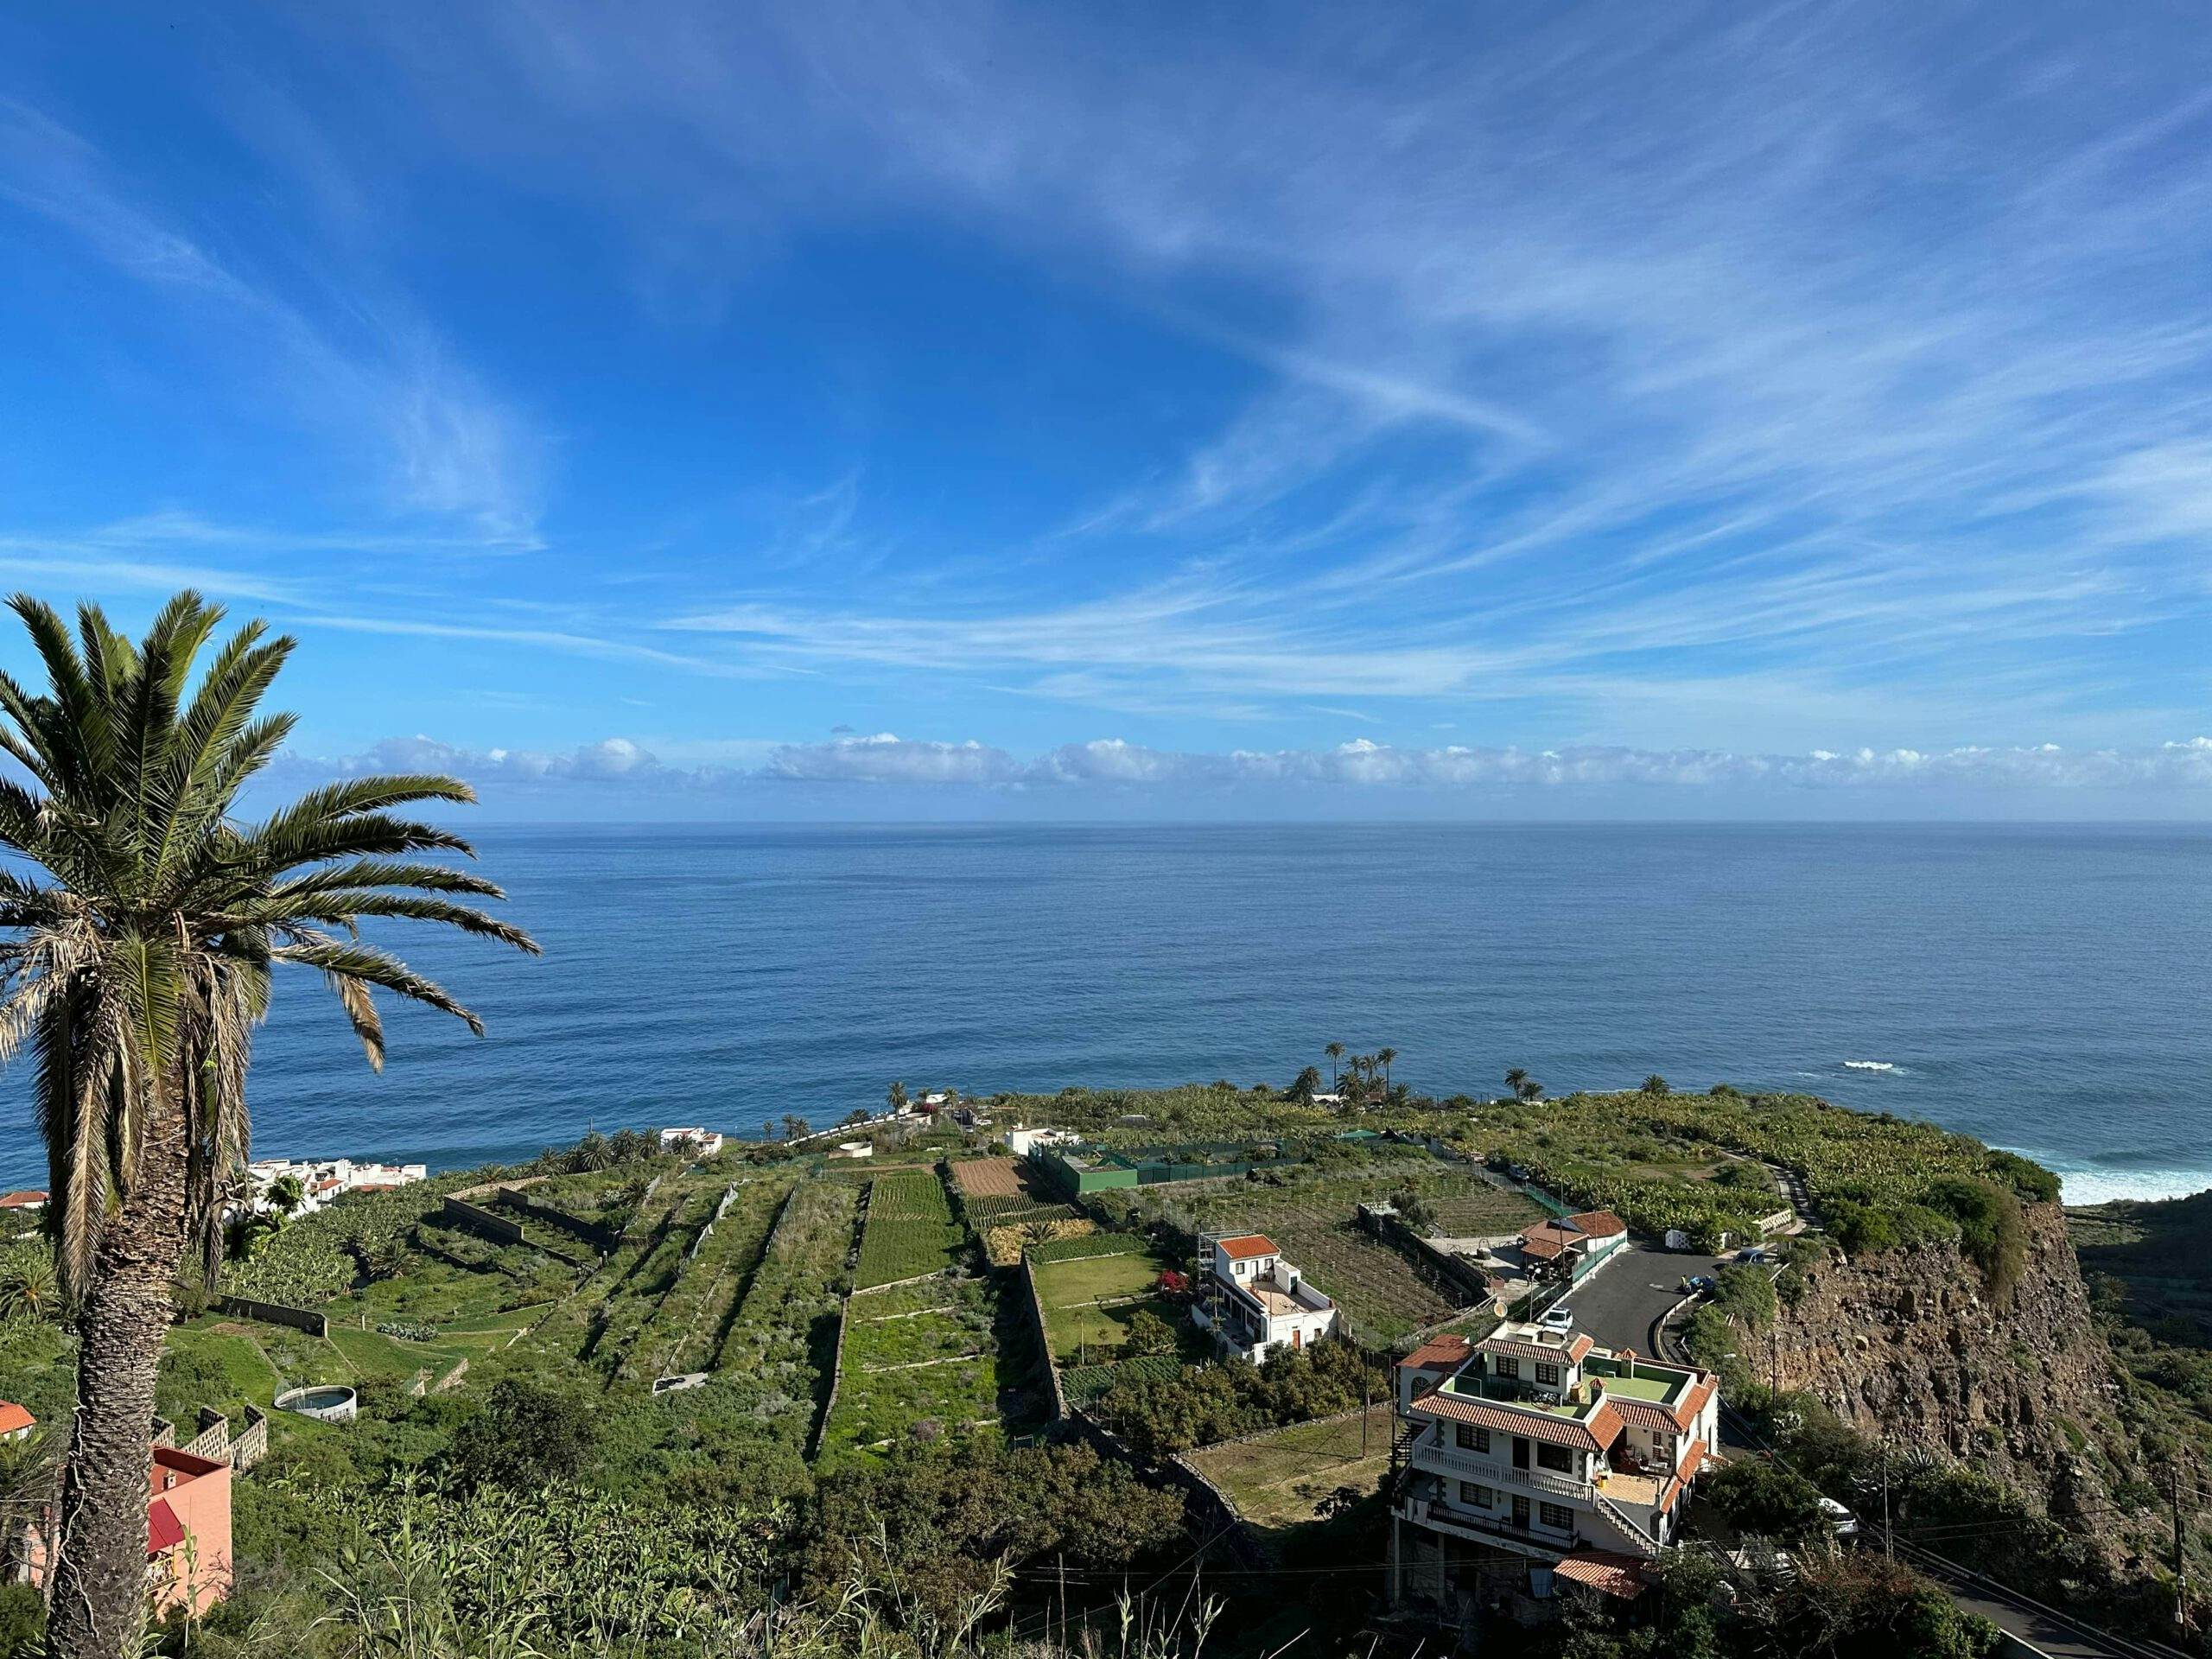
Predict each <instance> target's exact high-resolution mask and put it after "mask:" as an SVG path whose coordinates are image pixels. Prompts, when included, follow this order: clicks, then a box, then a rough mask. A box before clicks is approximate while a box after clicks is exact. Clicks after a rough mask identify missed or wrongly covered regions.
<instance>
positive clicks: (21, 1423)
mask: <svg viewBox="0 0 2212 1659" xmlns="http://www.w3.org/2000/svg"><path fill="white" fill-rule="evenodd" d="M36 1427H38V1419H37V1418H35V1417H34V1416H32V1415H31V1414H30V1413H29V1411H27V1410H25V1409H24V1408H22V1407H21V1406H19V1405H17V1404H16V1402H14V1401H12V1400H0V1440H22V1438H23V1437H24V1436H25V1435H26V1434H29V1433H30V1432H31V1430H33V1429H35V1428H36Z"/></svg>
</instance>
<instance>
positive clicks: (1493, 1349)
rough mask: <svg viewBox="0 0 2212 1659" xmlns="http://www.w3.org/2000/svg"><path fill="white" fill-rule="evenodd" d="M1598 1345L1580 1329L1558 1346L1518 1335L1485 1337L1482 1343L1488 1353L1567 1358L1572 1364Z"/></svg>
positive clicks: (1518, 1356) (1519, 1357)
mask: <svg viewBox="0 0 2212 1659" xmlns="http://www.w3.org/2000/svg"><path fill="white" fill-rule="evenodd" d="M1597 1345H1598V1344H1596V1343H1594V1342H1592V1341H1591V1340H1590V1338H1588V1337H1587V1336H1586V1335H1584V1334H1583V1333H1582V1332H1580V1331H1578V1332H1575V1333H1574V1338H1573V1340H1572V1341H1571V1342H1567V1343H1566V1344H1562V1345H1561V1346H1560V1347H1557V1348H1554V1347H1551V1346H1549V1345H1548V1344H1544V1343H1541V1342H1524V1341H1522V1339H1521V1338H1518V1337H1485V1338H1483V1340H1482V1343H1481V1344H1480V1346H1481V1348H1482V1351H1484V1353H1486V1354H1510V1355H1512V1356H1513V1357H1514V1358H1516V1359H1536V1360H1547V1361H1552V1362H1557V1361H1559V1360H1565V1361H1566V1362H1567V1363H1568V1364H1570V1365H1580V1363H1582V1362H1583V1360H1584V1359H1585V1358H1586V1357H1587V1356H1588V1355H1589V1352H1590V1351H1591V1350H1592V1348H1595V1347H1596V1346H1597Z"/></svg>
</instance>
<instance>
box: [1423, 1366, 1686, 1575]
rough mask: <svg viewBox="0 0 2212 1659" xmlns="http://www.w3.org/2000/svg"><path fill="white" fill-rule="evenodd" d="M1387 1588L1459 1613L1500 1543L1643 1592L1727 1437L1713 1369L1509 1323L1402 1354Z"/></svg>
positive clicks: (1570, 1570)
mask: <svg viewBox="0 0 2212 1659" xmlns="http://www.w3.org/2000/svg"><path fill="white" fill-rule="evenodd" d="M1397 1407H1398V1417H1399V1434H1398V1443H1399V1446H1400V1448H1401V1451H1400V1452H1399V1453H1398V1454H1397V1455H1396V1456H1395V1458H1394V1465H1393V1481H1392V1485H1391V1488H1390V1499H1391V1503H1390V1510H1391V1521H1390V1593H1391V1599H1393V1600H1394V1601H1398V1600H1405V1599H1429V1600H1434V1601H1436V1602H1438V1603H1440V1605H1444V1606H1446V1608H1447V1609H1448V1608H1449V1607H1450V1606H1451V1605H1452V1603H1453V1600H1454V1599H1455V1598H1456V1597H1457V1596H1458V1595H1459V1594H1460V1593H1462V1592H1473V1591H1474V1590H1476V1589H1478V1588H1479V1586H1480V1585H1481V1583H1482V1577H1481V1574H1482V1572H1483V1571H1484V1564H1485V1563H1487V1564H1488V1565H1489V1567H1494V1566H1495V1564H1496V1562H1497V1555H1498V1552H1500V1551H1504V1552H1506V1553H1507V1554H1517V1555H1522V1556H1525V1557H1528V1558H1529V1560H1532V1561H1535V1562H1539V1563H1542V1564H1544V1565H1546V1566H1549V1567H1555V1568H1557V1569H1558V1570H1559V1571H1560V1573H1564V1574H1565V1575H1566V1576H1567V1577H1568V1578H1569V1579H1571V1580H1578V1581H1580V1582H1582V1583H1585V1584H1588V1585H1591V1586H1594V1587H1597V1588H1600V1589H1604V1590H1605V1591H1606V1592H1607V1593H1611V1594H1615V1595H1629V1596H1633V1595H1635V1594H1636V1593H1637V1592H1639V1591H1640V1589H1641V1588H1642V1580H1641V1576H1640V1575H1641V1569H1642V1567H1643V1564H1645V1563H1647V1562H1649V1561H1651V1560H1656V1558H1657V1556H1658V1554H1659V1551H1660V1549H1661V1548H1662V1547H1663V1546H1665V1545H1666V1544H1668V1543H1669V1542H1670V1541H1672V1540H1673V1538H1674V1536H1675V1531H1676V1530H1677V1529H1678V1528H1679V1527H1680V1525H1681V1519H1682V1515H1683V1512H1684V1510H1686V1509H1687V1508H1688V1495H1689V1491H1690V1486H1691V1484H1692V1482H1694V1480H1695V1479H1696V1478H1697V1476H1698V1473H1699V1471H1700V1469H1702V1468H1703V1467H1704V1466H1705V1465H1706V1463H1707V1459H1708V1458H1709V1457H1710V1456H1711V1454H1712V1452H1713V1448H1714V1447H1715V1446H1718V1445H1719V1417H1720V1388H1719V1383H1718V1381H1717V1380H1716V1379H1715V1378H1714V1377H1713V1376H1712V1375H1711V1374H1710V1373H1708V1372H1705V1371H1700V1370H1693V1369H1691V1368H1689V1367H1687V1366H1681V1365H1662V1364H1660V1363H1656V1361H1652V1360H1648V1359H1642V1358H1639V1357H1637V1355H1636V1354H1635V1352H1634V1351H1630V1350H1626V1349H1624V1350H1622V1351H1619V1352H1618V1353H1614V1352H1611V1351H1607V1350H1605V1349H1602V1348H1599V1346H1598V1345H1597V1344H1595V1343H1593V1342H1592V1340H1591V1339H1590V1338H1588V1337H1587V1336H1585V1335H1582V1334H1580V1333H1579V1332H1567V1331H1548V1330H1545V1329H1543V1328H1541V1326H1538V1325H1500V1326H1499V1327H1498V1328H1497V1330H1496V1331H1494V1332H1491V1334H1490V1335H1489V1336H1487V1337H1485V1338H1483V1339H1482V1340H1481V1341H1479V1342H1469V1341H1468V1340H1467V1339H1466V1338H1464V1337H1439V1338H1435V1339H1434V1340H1433V1341H1431V1342H1428V1343H1427V1344H1423V1345H1422V1346H1421V1347H1420V1348H1417V1349H1415V1350H1414V1351H1413V1352H1412V1353H1410V1354H1408V1356H1407V1357H1405V1358H1404V1359H1402V1360H1400V1361H1399V1362H1398V1365H1397Z"/></svg>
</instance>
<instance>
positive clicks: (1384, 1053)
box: [1375, 1048, 1398, 1089]
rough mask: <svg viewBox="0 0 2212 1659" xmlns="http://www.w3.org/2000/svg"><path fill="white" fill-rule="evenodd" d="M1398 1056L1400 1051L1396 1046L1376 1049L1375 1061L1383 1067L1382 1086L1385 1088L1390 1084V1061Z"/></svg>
mask: <svg viewBox="0 0 2212 1659" xmlns="http://www.w3.org/2000/svg"><path fill="white" fill-rule="evenodd" d="M1396 1058H1398V1051H1397V1050H1396V1049H1395V1048H1378V1049H1376V1051H1375V1063H1376V1065H1379V1066H1381V1067H1382V1068H1383V1087H1384V1088H1385V1089H1388V1088H1389V1086H1390V1062H1391V1061H1393V1060H1395V1059H1396Z"/></svg>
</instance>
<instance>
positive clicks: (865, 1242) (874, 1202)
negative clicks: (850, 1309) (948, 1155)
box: [853, 1169, 968, 1290]
mask: <svg viewBox="0 0 2212 1659" xmlns="http://www.w3.org/2000/svg"><path fill="white" fill-rule="evenodd" d="M967 1238H968V1235H967V1231H966V1230H965V1229H964V1228H963V1227H962V1226H961V1225H960V1224H959V1223H957V1222H956V1221H955V1220H953V1218H952V1202H951V1200H950V1198H947V1197H946V1195H945V1191H944V1182H943V1181H941V1180H939V1179H938V1177H937V1173H936V1171H934V1170H927V1169H913V1170H899V1171H896V1172H893V1173H888V1174H884V1175H879V1176H877V1177H876V1178H875V1179H874V1180H873V1181H871V1182H869V1183H868V1227H867V1230H865V1231H864V1232H863V1233H862V1234H861V1259H860V1265H859V1266H858V1268H855V1270H854V1274H853V1286H854V1288H855V1289H856V1290H867V1289H868V1288H870V1287H874V1286H876V1285H887V1284H892V1283H894V1282H896V1281H899V1280H901V1279H912V1278H916V1277H918V1276H919V1275H921V1274H926V1273H938V1272H941V1271H942V1270H943V1269H944V1268H948V1267H950V1266H951V1265H952V1264H953V1262H956V1261H957V1259H958V1258H959V1255H960V1252H961V1249H962V1248H963V1246H964V1245H965V1244H966V1243H967Z"/></svg>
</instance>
